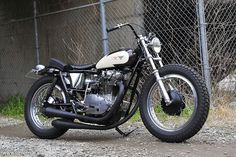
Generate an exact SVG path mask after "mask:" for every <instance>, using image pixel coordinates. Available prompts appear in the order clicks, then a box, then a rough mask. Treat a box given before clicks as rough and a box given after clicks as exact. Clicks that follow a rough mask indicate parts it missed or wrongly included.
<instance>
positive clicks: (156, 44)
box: [150, 37, 161, 53]
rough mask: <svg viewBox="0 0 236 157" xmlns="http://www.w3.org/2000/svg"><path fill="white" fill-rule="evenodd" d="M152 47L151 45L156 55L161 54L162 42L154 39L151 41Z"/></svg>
mask: <svg viewBox="0 0 236 157" xmlns="http://www.w3.org/2000/svg"><path fill="white" fill-rule="evenodd" d="M150 45H151V48H152V49H153V51H155V52H156V53H160V52H161V41H160V40H159V39H158V38H157V37H154V38H153V39H152V40H151V43H150Z"/></svg>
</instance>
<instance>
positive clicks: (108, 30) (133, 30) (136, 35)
mask: <svg viewBox="0 0 236 157" xmlns="http://www.w3.org/2000/svg"><path fill="white" fill-rule="evenodd" d="M126 26H128V27H129V28H130V29H131V30H132V32H133V33H134V35H135V37H136V38H139V36H138V34H137V32H136V31H135V29H134V27H133V26H132V25H131V24H129V23H124V24H118V25H117V26H115V27H113V28H111V29H107V32H108V33H109V32H112V31H115V30H117V29H120V28H122V27H126Z"/></svg>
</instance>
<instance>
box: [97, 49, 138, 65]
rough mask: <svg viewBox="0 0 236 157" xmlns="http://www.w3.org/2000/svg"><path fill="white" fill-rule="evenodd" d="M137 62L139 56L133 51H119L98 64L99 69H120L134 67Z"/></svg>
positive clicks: (105, 57)
mask: <svg viewBox="0 0 236 157" xmlns="http://www.w3.org/2000/svg"><path fill="white" fill-rule="evenodd" d="M136 62H137V55H136V54H135V53H133V50H131V49H130V50H119V51H115V52H112V53H110V54H108V55H106V56H104V57H103V58H102V59H101V60H100V61H98V63H97V64H96V68H97V69H109V68H115V67H116V68H119V67H125V66H133V65H134V64H135V63H136Z"/></svg>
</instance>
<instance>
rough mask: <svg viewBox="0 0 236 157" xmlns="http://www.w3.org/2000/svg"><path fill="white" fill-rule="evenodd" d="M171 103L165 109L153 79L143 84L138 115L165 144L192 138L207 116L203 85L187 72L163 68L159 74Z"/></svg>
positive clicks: (206, 92) (172, 67)
mask: <svg viewBox="0 0 236 157" xmlns="http://www.w3.org/2000/svg"><path fill="white" fill-rule="evenodd" d="M159 74H160V76H161V78H162V81H163V83H164V86H165V88H166V90H167V92H168V94H169V96H170V98H171V99H172V101H173V102H172V103H171V104H169V105H167V104H166V103H165V101H164V98H163V96H162V94H161V90H160V88H159V85H158V84H157V82H156V78H155V76H154V75H151V76H150V77H149V78H148V79H147V80H146V81H145V83H144V85H143V89H142V94H141V101H140V113H141V118H142V120H143V123H144V125H145V126H146V128H147V129H148V130H149V132H150V133H152V134H153V135H154V136H156V137H157V138H159V139H160V140H162V141H165V142H182V141H185V140H187V139H189V138H191V137H192V136H194V135H195V134H196V133H197V132H198V131H199V130H200V129H201V128H202V126H203V124H204V123H205V121H206V119H207V116H208V112H209V104H210V101H209V94H208V91H207V88H206V85H205V83H204V82H203V80H202V79H201V77H200V75H199V74H197V73H196V72H195V71H194V70H192V69H191V68H189V67H187V66H184V65H167V66H164V67H162V68H161V69H160V70H159Z"/></svg>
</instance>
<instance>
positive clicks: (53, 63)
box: [49, 58, 96, 71]
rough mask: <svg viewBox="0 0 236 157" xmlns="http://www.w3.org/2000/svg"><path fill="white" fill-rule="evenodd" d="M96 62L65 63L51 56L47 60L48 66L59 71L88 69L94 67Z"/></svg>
mask: <svg viewBox="0 0 236 157" xmlns="http://www.w3.org/2000/svg"><path fill="white" fill-rule="evenodd" d="M95 66H96V64H78V65H75V64H65V63H63V62H62V61H60V60H58V59H55V58H51V59H50V61H49V68H56V69H59V70H60V71H69V70H89V69H91V68H95Z"/></svg>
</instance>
